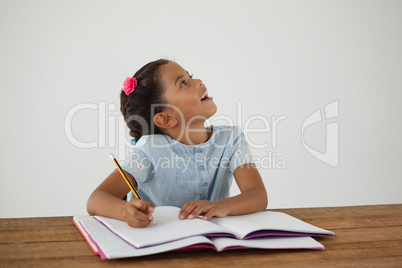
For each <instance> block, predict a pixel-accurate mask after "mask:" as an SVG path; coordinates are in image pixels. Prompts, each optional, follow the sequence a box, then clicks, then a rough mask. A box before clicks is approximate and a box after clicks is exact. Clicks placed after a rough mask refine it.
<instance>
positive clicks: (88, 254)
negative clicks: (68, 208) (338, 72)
mask: <svg viewBox="0 0 402 268" xmlns="http://www.w3.org/2000/svg"><path fill="white" fill-rule="evenodd" d="M274 211H282V212H285V213H287V214H290V215H292V216H294V217H296V218H299V219H301V220H304V221H306V222H309V223H311V224H314V225H316V226H319V227H322V228H325V229H329V230H331V231H334V232H335V233H336V234H337V237H319V238H316V239H317V240H318V241H319V242H321V243H322V244H323V245H324V246H325V247H326V250H324V251H315V250H254V249H241V250H231V251H225V252H220V253H217V252H215V251H213V250H199V251H185V252H170V253H163V254H158V255H152V256H145V257H139V258H131V259H120V260H105V261H102V260H101V259H100V257H99V256H97V255H94V253H93V252H92V250H91V249H90V248H89V246H88V245H87V243H86V242H85V240H84V239H83V237H82V236H81V234H80V233H79V232H78V230H77V229H76V228H75V226H74V225H73V223H72V217H54V218H20V219H0V267H15V266H18V267H21V266H28V267H32V266H46V267H59V266H66V267H77V266H91V267H141V268H145V267H164V268H168V267H213V266H216V267H231V268H232V267H260V268H261V267H273V266H280V267H284V266H285V267H291V266H293V267H351V266H356V267H402V204H395V205H376V206H354V207H329V208H298V209H277V210H274Z"/></svg>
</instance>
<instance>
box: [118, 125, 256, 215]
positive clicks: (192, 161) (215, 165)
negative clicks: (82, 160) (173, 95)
mask: <svg viewBox="0 0 402 268" xmlns="http://www.w3.org/2000/svg"><path fill="white" fill-rule="evenodd" d="M212 130H213V133H212V135H211V137H210V139H209V140H208V141H207V142H205V143H201V144H197V145H185V144H182V143H180V142H178V141H177V140H174V139H172V138H171V137H170V136H168V135H160V134H158V135H145V136H142V137H141V138H140V139H139V140H138V142H137V143H136V144H135V145H134V146H133V147H132V148H131V149H130V153H129V154H128V155H127V157H126V159H125V160H124V161H123V162H122V163H121V167H122V168H123V169H124V170H125V171H127V172H129V173H130V174H131V175H132V176H133V177H134V178H135V180H136V181H137V187H138V193H139V194H140V196H141V198H142V199H144V200H148V201H151V202H153V203H154V204H155V206H176V207H182V206H183V205H184V204H185V203H187V202H191V201H195V200H210V201H217V200H220V199H224V198H227V197H229V191H230V186H231V183H232V180H233V176H232V175H233V172H234V171H235V170H236V168H238V167H239V166H241V165H243V164H246V163H251V162H252V156H251V153H250V149H249V146H248V144H247V142H246V140H245V137H244V134H243V133H242V131H241V129H240V127H237V126H232V127H230V126H213V128H212Z"/></svg>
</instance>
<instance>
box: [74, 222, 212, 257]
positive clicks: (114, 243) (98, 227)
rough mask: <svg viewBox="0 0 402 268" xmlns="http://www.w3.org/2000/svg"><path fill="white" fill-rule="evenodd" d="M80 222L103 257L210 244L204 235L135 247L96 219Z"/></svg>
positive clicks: (144, 253)
mask: <svg viewBox="0 0 402 268" xmlns="http://www.w3.org/2000/svg"><path fill="white" fill-rule="evenodd" d="M80 222H81V223H82V225H83V226H84V227H85V229H86V230H87V231H88V233H89V234H90V235H91V237H92V239H93V240H95V242H96V243H97V245H98V247H99V248H100V251H101V252H100V253H101V257H102V258H103V259H105V258H106V259H116V258H128V257H137V256H145V255H152V254H157V253H162V252H167V251H171V250H175V249H180V248H185V247H188V246H191V245H196V244H212V242H211V240H209V239H208V238H206V237H203V236H193V237H189V238H185V239H181V240H177V241H173V242H170V243H164V244H159V245H156V246H151V247H144V248H135V247H134V246H132V245H130V244H128V243H127V242H125V241H124V240H123V239H121V238H120V237H119V236H117V235H116V234H114V233H112V232H111V231H110V230H109V229H108V228H106V227H105V226H104V225H103V224H101V223H100V222H98V221H96V220H92V221H90V220H82V221H80Z"/></svg>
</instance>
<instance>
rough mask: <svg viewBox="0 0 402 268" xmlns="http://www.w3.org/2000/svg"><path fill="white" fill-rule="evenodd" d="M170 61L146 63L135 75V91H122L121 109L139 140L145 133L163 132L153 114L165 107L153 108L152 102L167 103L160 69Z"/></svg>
mask: <svg viewBox="0 0 402 268" xmlns="http://www.w3.org/2000/svg"><path fill="white" fill-rule="evenodd" d="M169 62H171V61H170V60H166V59H159V60H156V61H152V62H150V63H148V64H146V65H145V66H143V67H142V68H141V69H139V70H138V71H137V72H136V73H135V74H134V76H133V78H134V77H135V78H136V79H137V83H138V85H137V87H136V88H135V90H134V92H132V93H131V94H129V95H128V96H127V95H126V94H125V93H124V92H123V91H122V92H121V93H120V111H121V113H122V114H123V116H124V120H125V121H126V123H127V126H128V128H129V129H130V136H132V137H134V139H136V140H137V141H138V140H139V139H140V138H141V136H143V135H148V134H162V131H161V130H160V129H159V128H158V127H157V126H156V125H155V123H154V118H153V115H155V114H157V113H159V112H161V111H162V110H163V108H164V107H163V105H159V106H156V107H154V108H152V104H166V100H165V99H164V97H163V92H164V89H163V84H162V81H161V73H160V70H161V67H162V66H163V65H165V64H167V63H169ZM151 109H153V111H152V110H151Z"/></svg>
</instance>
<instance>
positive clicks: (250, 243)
mask: <svg viewBox="0 0 402 268" xmlns="http://www.w3.org/2000/svg"><path fill="white" fill-rule="evenodd" d="M209 239H210V240H211V241H212V242H213V244H214V246H215V248H216V250H217V251H222V250H225V249H226V248H228V247H236V246H239V247H246V248H260V249H321V250H323V249H325V248H324V246H323V245H322V244H320V243H319V242H317V241H316V240H314V239H313V238H311V237H309V236H302V237H263V238H253V239H247V240H240V239H236V238H230V237H210V238H209Z"/></svg>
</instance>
